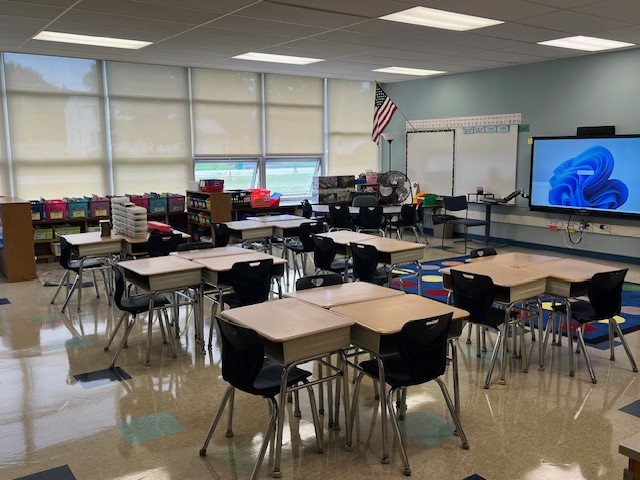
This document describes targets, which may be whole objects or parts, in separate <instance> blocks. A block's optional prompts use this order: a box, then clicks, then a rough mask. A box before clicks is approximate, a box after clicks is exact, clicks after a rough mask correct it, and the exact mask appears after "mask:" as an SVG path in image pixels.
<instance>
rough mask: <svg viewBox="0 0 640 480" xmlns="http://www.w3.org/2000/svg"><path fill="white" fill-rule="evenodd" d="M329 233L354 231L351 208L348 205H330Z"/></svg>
mask: <svg viewBox="0 0 640 480" xmlns="http://www.w3.org/2000/svg"><path fill="white" fill-rule="evenodd" d="M328 223H329V231H330V232H332V231H334V230H353V224H352V223H351V215H350V214H349V207H348V206H346V205H335V204H331V205H329V221H328Z"/></svg>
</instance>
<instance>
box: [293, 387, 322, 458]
mask: <svg viewBox="0 0 640 480" xmlns="http://www.w3.org/2000/svg"><path fill="white" fill-rule="evenodd" d="M304 383H309V382H308V380H304ZM306 389H307V393H308V394H309V406H310V407H311V417H312V418H313V428H314V430H315V432H316V451H317V452H318V453H324V438H323V432H322V424H321V423H320V420H319V418H318V410H317V407H316V396H315V395H314V393H313V388H312V387H310V386H307V387H306ZM297 391H298V390H296V392H297Z"/></svg>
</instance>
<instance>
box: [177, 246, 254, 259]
mask: <svg viewBox="0 0 640 480" xmlns="http://www.w3.org/2000/svg"><path fill="white" fill-rule="evenodd" d="M246 253H251V250H247V249H246V248H242V247H236V246H233V245H230V246H227V247H216V248H202V249H198V250H186V251H183V252H171V253H170V254H169V255H173V256H176V257H180V258H184V259H185V260H195V259H196V258H213V257H226V256H227V255H244V254H246Z"/></svg>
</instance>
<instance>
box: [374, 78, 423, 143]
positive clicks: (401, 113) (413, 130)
mask: <svg viewBox="0 0 640 480" xmlns="http://www.w3.org/2000/svg"><path fill="white" fill-rule="evenodd" d="M376 85H378V86H379V87H380V90H382V91H383V92H384V94H385V95H386V96H387V97H389V98H390V99H391V101H392V102H393V98H391V97H390V96H389V94H388V93H387V92H385V91H384V88H382V86H380V84H379V83H378V82H377V81H376ZM393 103H394V104H395V106H396V110H397V111H398V112H400V115H402V118H404V119H405V121H406V122H407V123H408V124H409V126H410V127H411V131H412V132H415V131H416V127H414V126H413V124H412V123H411V121H410V120H409V119H408V118H407V116H406V115H405V114H404V112H403V111H402V110H400V107H398V104H397V103H396V102H393Z"/></svg>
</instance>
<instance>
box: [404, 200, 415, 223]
mask: <svg viewBox="0 0 640 480" xmlns="http://www.w3.org/2000/svg"><path fill="white" fill-rule="evenodd" d="M400 220H402V223H403V224H404V225H413V224H415V223H416V220H417V218H416V206H415V204H413V203H405V204H404V205H402V207H400Z"/></svg>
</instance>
